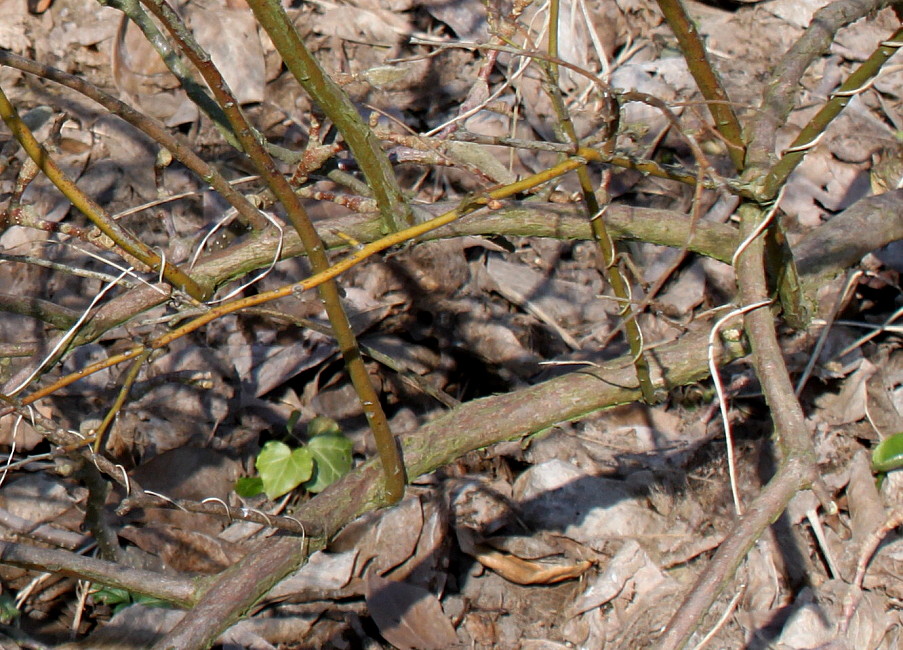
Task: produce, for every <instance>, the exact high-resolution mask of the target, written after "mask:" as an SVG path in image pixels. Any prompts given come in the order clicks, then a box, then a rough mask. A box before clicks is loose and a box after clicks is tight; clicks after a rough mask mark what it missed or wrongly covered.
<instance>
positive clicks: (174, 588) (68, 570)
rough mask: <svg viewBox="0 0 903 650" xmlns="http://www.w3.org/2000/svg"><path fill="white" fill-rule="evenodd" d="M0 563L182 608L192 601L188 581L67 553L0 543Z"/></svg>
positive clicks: (191, 591) (193, 599) (192, 592)
mask: <svg viewBox="0 0 903 650" xmlns="http://www.w3.org/2000/svg"><path fill="white" fill-rule="evenodd" d="M0 563H2V564H8V565H10V566H16V567H20V568H22V569H30V570H33V571H42V572H45V573H59V574H61V575H64V576H72V577H74V578H80V579H82V580H91V581H92V582H98V583H100V584H104V585H108V586H110V587H117V588H119V589H125V590H127V591H131V592H134V593H137V594H143V595H146V596H153V597H156V598H162V599H164V600H167V601H169V602H171V603H173V604H175V605H180V606H182V607H191V605H192V604H193V603H194V602H195V600H196V596H195V590H196V587H195V585H194V583H193V582H191V581H190V580H184V579H181V578H171V577H169V576H164V575H162V574H160V573H154V572H153V571H142V570H140V569H131V568H129V567H125V566H122V565H121V564H117V563H115V562H106V561H105V560H95V559H94V558H90V557H85V556H83V555H78V554H77V553H72V552H70V551H60V550H55V549H48V548H37V547H34V546H29V545H27V544H17V543H14V542H0Z"/></svg>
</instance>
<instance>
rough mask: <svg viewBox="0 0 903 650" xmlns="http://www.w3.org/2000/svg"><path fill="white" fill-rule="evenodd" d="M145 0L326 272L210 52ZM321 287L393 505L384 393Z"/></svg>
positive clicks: (395, 483) (397, 464) (396, 478)
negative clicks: (379, 392) (375, 384)
mask: <svg viewBox="0 0 903 650" xmlns="http://www.w3.org/2000/svg"><path fill="white" fill-rule="evenodd" d="M143 1H144V2H145V5H146V6H147V7H148V9H150V11H151V12H153V14H154V15H155V16H156V17H157V18H158V19H159V20H160V21H161V22H162V23H163V25H164V26H165V27H166V29H167V30H168V31H169V33H170V34H171V35H172V37H173V38H174V39H175V40H176V42H177V43H178V45H179V47H180V48H182V51H183V52H184V53H185V55H186V56H187V57H188V58H189V59H190V60H191V62H192V64H193V65H194V66H195V67H196V68H197V70H198V72H200V74H201V76H202V77H203V78H204V81H205V82H206V83H207V86H208V87H209V88H210V90H211V92H212V93H213V97H214V99H215V100H216V102H217V104H218V105H219V106H220V108H222V110H223V112H224V114H225V115H226V119H228V120H229V125H230V126H231V127H232V130H233V132H234V133H235V135H236V137H237V138H238V140H239V144H240V145H241V148H242V150H243V151H245V153H247V155H248V157H249V158H250V159H251V162H252V163H253V164H254V167H255V168H256V169H257V171H258V173H259V174H260V176H261V178H263V180H264V181H265V182H266V184H267V186H268V187H269V188H270V190H271V191H272V192H273V194H274V196H275V197H276V198H277V200H279V202H280V203H282V206H283V207H284V208H285V211H286V214H287V215H288V218H289V221H290V222H291V223H292V226H293V227H294V228H295V231H296V232H297V233H298V237H299V238H300V239H301V242H302V243H303V244H304V248H305V250H306V251H307V257H308V259H309V260H310V264H311V266H312V267H313V270H314V273H322V272H323V271H325V270H327V269H328V268H329V267H330V263H329V258H328V257H327V256H326V252H325V250H324V246H323V242H322V240H321V239H320V236H319V234H318V233H317V231H316V229H315V228H314V226H313V223H312V222H311V220H310V217H309V216H308V215H307V211H306V210H305V209H304V206H303V205H302V204H301V199H300V198H299V197H298V195H297V194H295V192H294V190H293V189H292V187H291V185H290V184H289V182H288V180H287V179H286V178H285V176H283V175H282V174H281V173H280V172H279V170H278V169H277V168H276V162H275V161H274V160H273V158H272V157H271V156H270V155H269V153H267V151H266V149H265V148H264V147H263V145H262V144H261V143H260V142H259V141H258V140H257V138H256V137H255V135H254V131H253V129H252V128H251V126H250V124H249V123H248V121H247V119H246V118H245V116H244V113H242V110H241V108H240V107H239V105H238V102H237V101H236V99H235V96H234V95H233V94H232V92H231V90H230V89H229V85H228V84H227V83H226V81H225V79H223V77H222V75H221V74H220V72H219V70H218V69H217V68H216V66H215V65H214V64H213V61H211V59H210V56H209V55H208V54H207V53H206V52H204V51H203V50H202V49H201V48H200V47H199V46H198V45H197V44H196V43H195V42H194V39H186V38H184V36H185V34H186V33H187V29H186V27H185V25H184V24H183V23H182V21H181V19H180V18H179V17H178V15H176V14H175V13H174V12H173V11H172V10H171V9H170V8H169V6H168V5H167V4H166V3H165V1H164V0H143ZM318 290H319V292H320V298H321V299H322V300H323V304H324V307H325V309H326V314H327V316H328V317H329V322H330V324H331V325H332V331H333V334H334V336H335V338H336V342H337V344H338V346H339V350H340V351H341V353H342V357H343V358H344V360H345V365H346V367H347V369H348V374H349V376H350V378H351V383H352V384H353V385H354V388H355V390H356V391H357V394H358V396H359V398H360V400H361V404H362V405H363V410H364V414H365V415H366V416H367V421H368V423H369V424H370V428H371V430H372V431H373V436H374V438H375V439H376V448H377V451H378V453H379V457H380V460H381V461H382V465H383V470H384V471H385V475H386V500H387V502H388V503H394V502H396V501H399V500H400V499H401V497H402V496H403V495H404V485H405V472H404V465H403V461H402V459H401V456H400V454H399V452H398V448H397V446H396V443H395V438H394V436H393V435H392V431H391V429H390V428H389V424H388V420H387V419H386V415H385V413H384V412H383V409H382V406H381V404H380V401H379V395H377V393H376V390H375V389H374V388H373V384H372V383H371V382H370V376H369V374H368V373H367V369H366V367H365V366H364V362H363V359H361V354H360V350H359V349H358V344H357V339H356V338H355V336H354V332H353V331H352V329H351V323H350V322H349V321H348V315H347V314H346V313H345V309H344V307H343V306H342V301H341V297H340V294H339V288H338V285H337V284H336V282H335V280H334V279H330V280H328V281H326V282H324V283H323V284H321V285H320V286H319V287H318Z"/></svg>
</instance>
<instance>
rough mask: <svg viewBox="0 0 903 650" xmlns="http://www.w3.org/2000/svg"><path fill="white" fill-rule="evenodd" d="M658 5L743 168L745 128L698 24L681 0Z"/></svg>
mask: <svg viewBox="0 0 903 650" xmlns="http://www.w3.org/2000/svg"><path fill="white" fill-rule="evenodd" d="M658 6H659V8H660V9H661V10H662V14H663V15H664V17H665V20H666V21H667V23H668V26H669V27H670V28H671V31H672V32H673V33H674V36H676V37H677V44H678V46H679V47H680V51H681V52H682V53H683V55H684V58H685V59H686V61H687V67H688V68H689V69H690V73H691V74H692V75H693V78H694V79H695V80H696V85H697V86H699V90H700V91H701V92H702V96H703V97H705V99H706V105H707V106H708V108H709V113H711V115H712V119H714V120H715V128H716V129H717V130H718V133H720V134H721V135H722V136H724V139H725V141H726V142H727V145H728V155H729V156H730V158H731V162H732V163H734V167H736V168H737V170H739V171H742V170H743V165H744V153H745V151H744V146H743V129H742V128H741V126H740V120H738V119H737V115H736V114H735V113H734V109H733V107H732V106H731V103H730V97H729V96H728V94H727V91H726V90H725V89H724V86H723V85H722V83H721V79H720V78H719V77H718V74H717V73H716V72H715V69H714V68H713V67H712V63H711V61H709V58H708V51H707V50H706V46H705V43H703V42H702V38H701V37H700V36H699V31H698V30H697V29H696V25H694V24H693V21H692V20H690V16H689V15H688V14H687V11H686V9H685V8H684V5H683V2H681V0H658Z"/></svg>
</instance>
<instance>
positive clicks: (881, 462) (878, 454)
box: [872, 433, 903, 472]
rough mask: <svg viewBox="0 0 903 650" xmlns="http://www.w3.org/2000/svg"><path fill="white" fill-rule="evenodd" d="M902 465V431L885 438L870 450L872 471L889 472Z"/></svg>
mask: <svg viewBox="0 0 903 650" xmlns="http://www.w3.org/2000/svg"><path fill="white" fill-rule="evenodd" d="M901 467H903V433H895V434H894V435H892V436H890V437H888V438H885V439H884V440H882V441H881V442H880V443H878V446H877V447H875V449H874V451H872V471H873V472H889V471H891V470H894V469H899V468H901Z"/></svg>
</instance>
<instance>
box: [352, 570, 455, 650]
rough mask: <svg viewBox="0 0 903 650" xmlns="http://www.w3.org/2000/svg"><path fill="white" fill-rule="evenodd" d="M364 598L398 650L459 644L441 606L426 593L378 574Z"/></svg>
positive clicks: (372, 575)
mask: <svg viewBox="0 0 903 650" xmlns="http://www.w3.org/2000/svg"><path fill="white" fill-rule="evenodd" d="M366 588H367V591H366V593H365V595H364V596H365V598H366V601H367V609H368V610H369V611H370V616H371V617H372V618H373V621H374V622H375V623H376V625H377V627H378V628H379V632H380V634H382V635H383V637H384V638H385V639H386V641H388V642H389V643H391V644H392V645H393V646H395V647H396V648H398V650H414V649H415V648H416V649H417V650H432V649H434V648H435V649H436V650H440V649H442V648H448V647H449V646H452V645H454V644H456V643H457V641H458V636H457V634H455V628H453V627H452V624H451V622H450V621H449V620H448V618H447V617H446V616H445V612H443V611H442V605H441V604H440V603H439V599H438V598H436V597H435V596H434V595H433V594H431V593H430V592H429V591H427V590H426V589H423V588H422V587H416V586H414V585H409V584H405V583H404V582H392V581H391V580H386V579H385V578H383V577H381V576H380V575H378V574H376V573H370V574H368V576H367V580H366Z"/></svg>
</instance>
